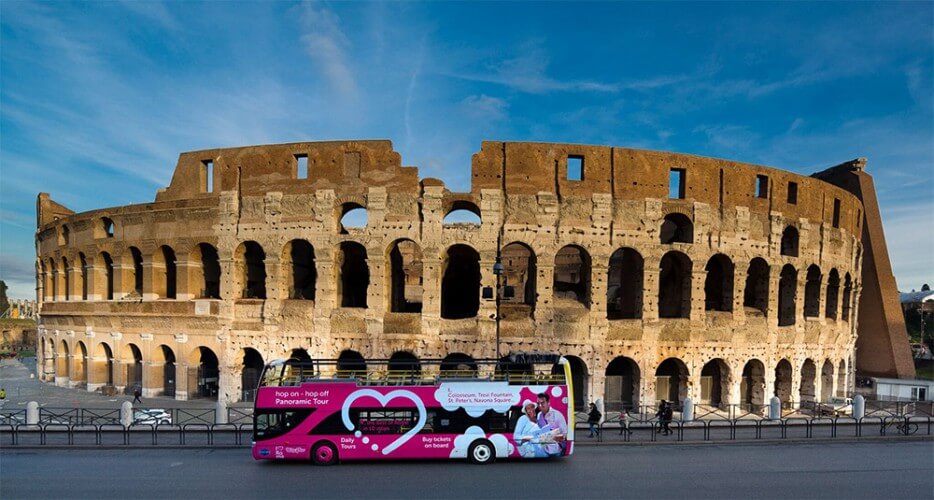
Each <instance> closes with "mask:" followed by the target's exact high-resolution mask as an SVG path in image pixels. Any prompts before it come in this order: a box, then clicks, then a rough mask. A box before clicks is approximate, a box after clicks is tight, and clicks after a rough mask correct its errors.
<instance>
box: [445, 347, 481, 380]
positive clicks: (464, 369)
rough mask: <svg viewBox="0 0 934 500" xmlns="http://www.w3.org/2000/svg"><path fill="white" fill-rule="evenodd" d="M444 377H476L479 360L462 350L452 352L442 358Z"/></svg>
mask: <svg viewBox="0 0 934 500" xmlns="http://www.w3.org/2000/svg"><path fill="white" fill-rule="evenodd" d="M440 371H441V376H442V377H453V378H457V377H465V376H466V377H475V376H476V375H477V362H476V360H474V359H473V356H470V355H468V354H464V353H462V352H452V353H450V354H448V355H447V356H445V357H444V359H442V360H441V366H440Z"/></svg>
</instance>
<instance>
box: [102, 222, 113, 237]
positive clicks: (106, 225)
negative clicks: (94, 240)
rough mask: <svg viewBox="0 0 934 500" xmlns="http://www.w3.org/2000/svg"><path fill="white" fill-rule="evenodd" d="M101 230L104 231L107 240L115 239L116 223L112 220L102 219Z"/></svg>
mask: <svg viewBox="0 0 934 500" xmlns="http://www.w3.org/2000/svg"><path fill="white" fill-rule="evenodd" d="M101 228H102V229H103V231H104V237H105V238H113V237H114V221H113V220H111V219H110V218H109V217H103V218H101Z"/></svg>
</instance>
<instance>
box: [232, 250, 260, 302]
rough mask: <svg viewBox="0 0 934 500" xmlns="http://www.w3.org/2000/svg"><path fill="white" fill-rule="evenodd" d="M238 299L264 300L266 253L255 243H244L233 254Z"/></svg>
mask: <svg viewBox="0 0 934 500" xmlns="http://www.w3.org/2000/svg"><path fill="white" fill-rule="evenodd" d="M234 267H235V269H236V272H235V276H236V277H237V283H238V285H239V287H238V289H239V291H240V294H239V295H240V297H242V298H244V299H265V298H266V252H265V251H264V250H263V247H262V246H261V245H260V244H259V243H257V242H255V241H244V242H243V243H241V244H240V246H238V247H237V251H236V253H235V254H234Z"/></svg>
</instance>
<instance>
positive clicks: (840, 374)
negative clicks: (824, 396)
mask: <svg viewBox="0 0 934 500" xmlns="http://www.w3.org/2000/svg"><path fill="white" fill-rule="evenodd" d="M846 395H847V385H846V361H845V360H842V359H841V360H840V363H838V364H837V397H838V398H845V397H846Z"/></svg>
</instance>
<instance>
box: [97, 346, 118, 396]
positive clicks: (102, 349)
mask: <svg viewBox="0 0 934 500" xmlns="http://www.w3.org/2000/svg"><path fill="white" fill-rule="evenodd" d="M94 357H95V358H98V359H103V360H104V364H103V376H102V377H101V383H102V384H103V385H108V386H113V385H114V353H113V350H112V349H111V348H110V345H108V344H107V343H106V342H101V343H100V344H97V348H96V349H95V350H94Z"/></svg>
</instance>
